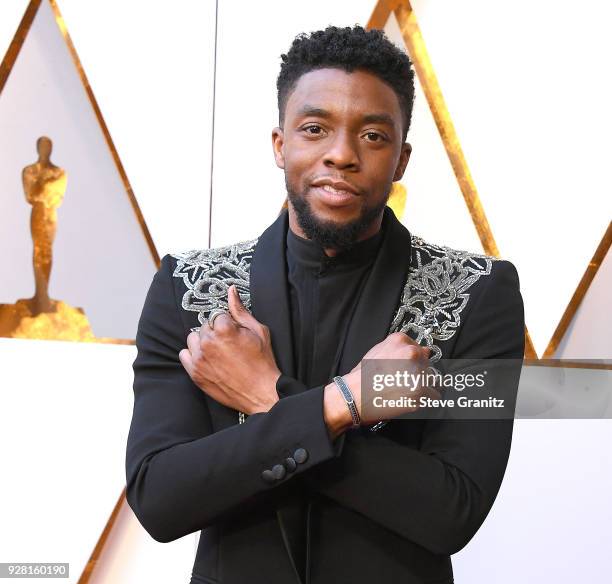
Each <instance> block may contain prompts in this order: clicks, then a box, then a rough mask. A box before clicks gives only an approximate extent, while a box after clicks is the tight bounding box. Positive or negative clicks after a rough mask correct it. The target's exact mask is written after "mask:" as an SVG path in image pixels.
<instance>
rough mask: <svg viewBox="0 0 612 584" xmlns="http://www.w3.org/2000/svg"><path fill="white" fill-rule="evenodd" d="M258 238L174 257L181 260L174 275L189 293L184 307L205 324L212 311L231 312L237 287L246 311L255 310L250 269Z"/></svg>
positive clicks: (186, 293) (185, 297) (186, 295)
mask: <svg viewBox="0 0 612 584" xmlns="http://www.w3.org/2000/svg"><path fill="white" fill-rule="evenodd" d="M257 241H258V239H251V240H248V241H242V242H240V243H235V244H233V245H228V246H226V247H218V248H214V249H204V250H194V251H189V252H185V253H180V254H172V257H174V258H176V259H177V260H178V262H177V264H176V268H175V270H174V272H173V274H172V275H173V276H174V277H176V278H182V280H183V282H184V284H185V287H186V288H187V291H186V292H185V294H184V295H183V300H182V303H181V305H182V307H183V309H185V310H192V311H195V312H197V313H198V320H199V321H200V323H201V324H204V322H206V320H207V319H208V315H209V314H210V312H211V311H212V310H215V309H222V310H228V304H227V292H228V289H229V287H230V286H231V285H232V284H235V285H236V288H237V289H238V293H239V294H240V299H241V300H242V303H243V304H244V306H245V308H247V309H250V308H251V294H250V288H249V270H250V267H251V259H252V258H253V251H254V249H255V245H256V244H257Z"/></svg>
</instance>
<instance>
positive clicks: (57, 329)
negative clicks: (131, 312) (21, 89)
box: [0, 136, 95, 341]
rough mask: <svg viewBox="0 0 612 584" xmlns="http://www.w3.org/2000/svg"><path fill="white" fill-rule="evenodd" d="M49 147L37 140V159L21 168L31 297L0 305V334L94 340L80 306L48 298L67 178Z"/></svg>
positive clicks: (45, 140) (46, 141)
mask: <svg viewBox="0 0 612 584" xmlns="http://www.w3.org/2000/svg"><path fill="white" fill-rule="evenodd" d="M52 148H53V143H52V142H51V139H50V138H47V137H46V136H41V137H40V138H38V140H37V142H36V149H37V151H38V160H37V161H36V162H35V163H34V164H30V165H29V166H26V167H25V168H24V169H23V171H22V175H21V176H22V182H23V190H24V192H25V199H26V201H27V202H28V204H30V205H31V206H32V212H31V215H30V231H31V234H32V247H33V253H32V264H33V268H34V285H35V290H34V296H33V297H32V298H26V299H21V300H18V301H17V302H16V303H15V304H2V305H0V336H4V337H12V338H30V339H57V340H73V341H88V340H95V337H94V335H93V332H92V331H91V327H90V325H89V322H88V320H87V317H86V316H85V314H84V312H83V310H82V309H80V308H74V307H72V306H69V305H68V304H66V303H65V302H62V301H61V300H53V299H51V298H50V297H49V281H50V278H51V267H52V265H53V241H54V239H55V234H56V231H57V209H58V207H59V206H60V205H61V204H62V201H63V200H64V194H65V192H66V186H67V181H68V177H67V175H66V171H65V170H64V169H62V168H60V167H59V166H56V165H55V164H53V163H52V162H51V151H52Z"/></svg>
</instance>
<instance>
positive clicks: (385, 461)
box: [303, 260, 524, 555]
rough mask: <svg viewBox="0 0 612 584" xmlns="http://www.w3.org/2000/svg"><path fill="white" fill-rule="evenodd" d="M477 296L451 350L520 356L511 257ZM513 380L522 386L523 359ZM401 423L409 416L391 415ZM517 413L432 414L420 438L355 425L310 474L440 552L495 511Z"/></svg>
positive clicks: (312, 480) (334, 495)
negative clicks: (489, 416) (412, 441)
mask: <svg viewBox="0 0 612 584" xmlns="http://www.w3.org/2000/svg"><path fill="white" fill-rule="evenodd" d="M493 266H494V273H493V274H492V275H491V276H490V277H489V278H487V280H485V282H484V283H483V284H484V285H483V287H482V288H481V290H480V294H478V295H476V294H474V296H475V297H474V298H473V301H474V302H473V304H472V307H471V309H470V313H469V314H465V315H462V317H463V316H465V320H464V324H463V327H462V329H461V331H460V332H459V333H458V339H457V341H456V345H455V351H454V352H453V355H452V357H453V358H457V359H459V358H465V359H472V358H474V359H476V358H478V359H480V358H496V359H516V360H518V361H517V363H519V364H520V363H522V359H523V352H524V315H523V301H522V298H521V294H520V291H519V280H518V274H517V272H516V269H515V267H514V265H513V264H512V263H510V262H508V261H505V260H498V261H496V262H494V263H493ZM514 371H515V372H516V373H515V375H514V378H513V379H512V380H511V383H513V384H514V391H515V392H516V388H517V387H518V379H519V376H520V367H515V368H514ZM391 423H393V424H410V423H411V422H410V421H409V420H402V419H398V420H393V421H392V422H391ZM512 427H513V419H497V420H480V419H479V420H435V419H432V420H428V421H426V422H424V430H423V434H422V439H421V443H420V445H419V447H418V449H417V448H416V447H412V446H407V445H405V444H401V443H400V442H398V441H395V440H392V439H391V438H390V437H389V436H385V433H384V432H382V433H381V432H379V433H373V432H367V431H362V430H361V429H360V430H359V431H348V432H347V433H346V434H345V436H346V439H345V442H344V447H343V449H342V454H341V456H340V457H339V458H338V459H335V460H331V461H328V462H323V463H322V464H321V465H319V466H318V467H317V468H313V469H311V470H310V471H309V472H308V473H307V474H305V475H304V478H303V480H304V482H305V483H306V484H307V485H308V486H309V487H310V488H311V489H313V490H315V491H317V492H319V493H321V494H323V495H325V496H326V497H328V498H330V499H332V500H333V501H335V502H336V503H338V504H339V505H342V506H344V507H346V508H349V509H351V510H354V511H356V512H358V513H360V514H362V515H364V516H365V517H367V518H369V519H371V520H372V521H375V522H376V523H378V524H380V525H382V526H384V527H386V528H388V529H390V530H391V531H393V532H394V533H396V534H398V535H399V536H401V537H403V538H405V539H408V540H411V541H413V542H415V543H417V544H419V545H421V546H422V547H424V548H426V549H428V550H429V551H431V552H433V553H436V554H443V555H451V554H453V553H456V552H457V551H459V550H460V549H461V548H462V547H464V546H465V545H466V544H467V542H468V541H469V540H470V539H471V538H472V537H473V535H474V534H475V533H476V531H477V530H478V528H479V527H480V525H481V524H482V522H483V521H484V519H485V517H486V516H487V514H488V512H489V510H490V509H491V506H492V505H493V501H494V499H495V497H496V495H497V492H498V490H499V488H500V486H501V482H502V479H503V475H504V472H505V468H506V465H507V461H508V456H509V452H510V444H511V439H512Z"/></svg>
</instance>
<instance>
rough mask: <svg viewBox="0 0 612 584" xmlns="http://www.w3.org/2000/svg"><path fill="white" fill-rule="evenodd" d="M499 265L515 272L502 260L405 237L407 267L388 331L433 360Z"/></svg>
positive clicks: (453, 334) (441, 350) (415, 236)
mask: <svg viewBox="0 0 612 584" xmlns="http://www.w3.org/2000/svg"><path fill="white" fill-rule="evenodd" d="M504 264H505V265H506V266H508V267H509V268H510V271H513V272H514V273H516V270H515V268H514V266H513V265H512V264H511V262H509V261H508V260H505V259H503V258H499V257H495V256H492V255H487V254H483V253H478V252H473V251H468V250H463V249H456V248H453V247H450V246H447V245H441V244H437V243H432V242H429V241H426V240H425V239H423V238H422V237H420V236H418V235H411V257H410V269H409V271H408V277H407V280H406V283H405V285H404V289H403V291H402V297H401V301H400V305H399V307H398V309H397V311H396V314H395V317H394V319H393V322H392V325H391V331H393V332H394V331H402V332H405V333H409V334H410V336H411V337H413V338H414V340H415V341H416V342H417V343H419V344H424V345H426V346H428V347H430V348H431V350H432V357H431V361H438V360H439V359H440V358H442V357H443V356H444V355H443V352H444V351H443V347H444V346H445V345H444V342H445V341H450V340H451V339H452V338H453V337H454V336H455V334H456V333H457V331H458V330H459V328H460V327H461V325H462V320H463V318H464V314H465V310H466V308H467V306H468V305H469V304H471V302H473V297H474V296H477V295H479V293H480V291H481V290H482V289H483V288H484V287H485V286H486V283H485V282H488V281H489V280H490V279H491V277H492V276H494V278H493V279H497V277H496V276H495V275H496V274H498V272H499V270H498V268H497V266H501V265H504ZM503 270H504V269H503V268H502V271H503Z"/></svg>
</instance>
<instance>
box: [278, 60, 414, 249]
mask: <svg viewBox="0 0 612 584" xmlns="http://www.w3.org/2000/svg"><path fill="white" fill-rule="evenodd" d="M283 126H284V127H283V129H280V128H275V129H274V130H273V132H272V139H273V147H274V154H275V158H276V163H277V165H278V166H279V167H280V168H283V169H284V171H285V182H286V185H287V193H288V198H289V221H290V225H291V228H292V229H293V231H296V232H297V233H298V234H303V235H305V236H306V237H308V238H309V239H313V240H315V241H318V242H319V243H320V244H321V245H323V247H325V248H332V249H341V248H343V247H347V246H348V245H351V244H352V243H354V242H356V241H359V240H361V239H365V238H367V237H370V236H371V235H373V234H375V233H376V232H377V231H378V229H379V228H380V222H381V220H382V213H383V210H384V207H385V205H386V202H387V199H388V197H389V192H390V190H391V184H392V182H393V181H395V180H399V179H400V178H401V177H402V175H403V173H404V170H405V168H406V165H407V163H408V158H409V157H410V145H409V144H404V143H403V142H402V128H403V116H402V111H401V108H400V104H399V100H398V97H397V95H396V94H395V92H394V91H393V89H391V87H390V86H389V85H387V84H386V83H385V82H384V81H382V80H381V79H379V78H378V77H376V76H375V75H373V74H371V73H368V72H365V71H359V70H357V71H354V72H352V73H347V72H346V71H343V70H340V69H332V68H328V69H318V70H315V71H311V72H309V73H306V74H304V75H302V77H300V79H299V80H298V82H297V84H296V86H295V88H294V90H293V92H292V93H291V94H290V96H289V98H288V100H287V103H286V107H285V117H284V124H283Z"/></svg>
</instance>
